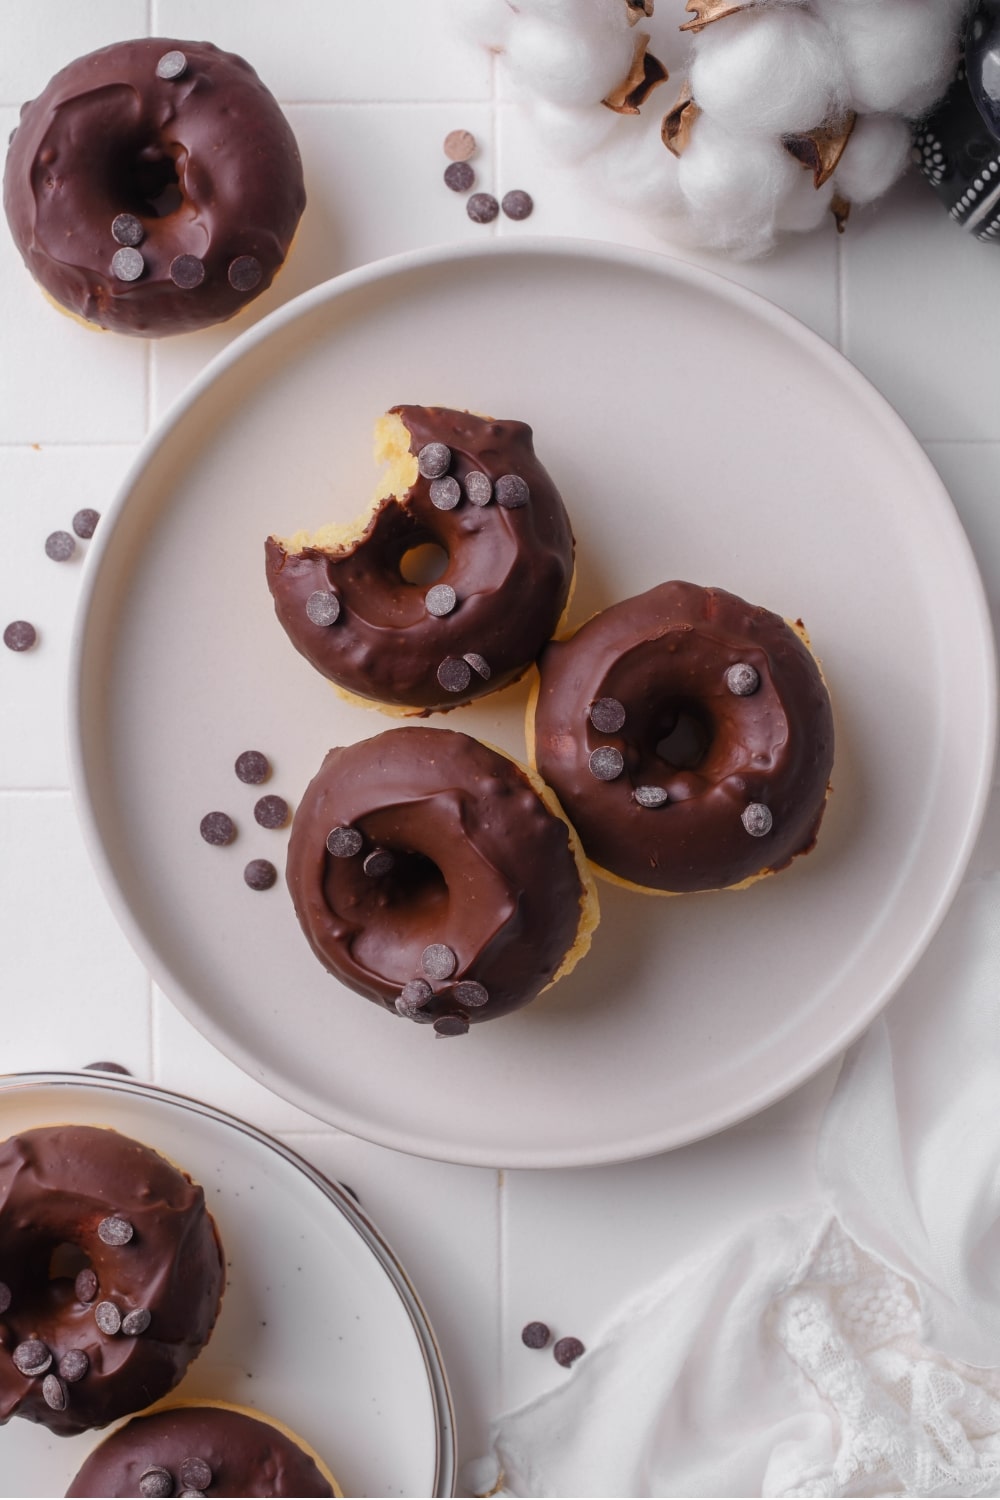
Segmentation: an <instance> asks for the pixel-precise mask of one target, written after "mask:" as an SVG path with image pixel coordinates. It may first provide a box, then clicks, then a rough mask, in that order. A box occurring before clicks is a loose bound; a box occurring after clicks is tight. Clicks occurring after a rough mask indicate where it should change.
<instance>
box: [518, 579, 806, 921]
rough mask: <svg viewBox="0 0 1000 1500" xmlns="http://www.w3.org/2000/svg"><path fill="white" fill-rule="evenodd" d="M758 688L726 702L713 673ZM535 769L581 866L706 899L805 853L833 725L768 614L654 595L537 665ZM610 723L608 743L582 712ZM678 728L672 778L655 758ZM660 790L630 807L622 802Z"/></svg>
mask: <svg viewBox="0 0 1000 1500" xmlns="http://www.w3.org/2000/svg"><path fill="white" fill-rule="evenodd" d="M741 662H743V663H747V664H749V665H750V666H751V667H753V668H754V669H755V670H756V671H757V673H758V674H759V677H760V685H759V687H758V688H757V690H756V691H755V692H753V693H752V694H750V695H749V696H746V697H739V696H737V695H736V694H735V693H733V692H731V691H730V689H729V688H728V687H727V684H726V672H727V670H728V669H729V668H730V667H732V666H735V665H736V664H738V663H741ZM539 669H540V674H541V676H540V686H539V692H538V700H537V705H536V710H535V754H536V761H537V765H538V769H539V771H540V773H541V775H542V776H543V777H544V779H545V780H546V781H547V782H548V783H549V784H550V785H551V786H552V787H553V789H554V790H555V792H556V794H557V796H558V797H559V799H560V801H561V802H562V805H563V807H564V808H565V810H566V813H567V815H568V817H569V818H570V819H571V821H572V822H573V824H574V826H575V827H576V830H577V832H578V833H579V835H580V837H581V839H582V840H583V846H584V848H585V849H586V851H587V854H588V856H589V858H590V859H592V860H593V861H594V862H595V864H597V865H598V866H599V867H601V868H602V869H604V870H607V871H610V872H611V873H612V874H614V875H618V876H619V877H621V878H622V879H623V880H627V881H631V882H632V883H633V884H635V885H639V886H645V887H649V888H652V889H655V890H660V891H700V890H713V889H716V888H718V887H721V886H729V885H738V884H739V883H740V882H741V881H744V880H746V879H748V878H749V877H751V876H753V875H756V874H758V873H760V872H762V871H764V870H779V869H781V868H782V867H783V866H785V865H787V864H788V863H789V862H790V861H791V860H792V859H793V858H794V856H795V855H796V854H802V853H804V852H805V851H806V850H807V849H811V848H812V846H813V844H814V843H815V841H816V834H817V831H818V829H819V824H820V819H821V818H822V816H823V809H824V805H825V798H826V794H827V788H828V783H829V777H830V770H831V767H832V764H833V716H832V713H831V709H830V700H829V696H828V694H827V691H826V687H825V686H824V683H823V679H822V677H821V675H820V672H819V668H818V667H817V665H816V662H815V660H814V659H813V657H812V655H811V654H810V652H809V650H808V649H807V647H806V646H805V645H804V644H803V642H802V640H801V639H800V637H799V636H798V635H797V634H796V632H795V631H794V630H793V629H792V628H791V626H789V625H788V624H787V623H786V622H785V621H784V620H783V619H781V617H780V616H779V615H776V614H772V613H771V611H770V610H767V609H761V608H758V607H756V606H754V605H752V604H747V603H746V601H745V600H743V599H739V598H737V597H736V596H735V595H734V594H728V593H726V592H725V591H724V590H722V589H715V588H700V587H698V586H697V585H695V584H692V583H679V582H677V583H663V584H660V585H659V587H657V588H654V589H650V590H649V592H648V593H645V594H639V595H638V596H636V597H635V598H632V599H626V600H625V601H624V602H623V603H621V604H615V605H613V606H612V607H611V608H610V609H606V610H604V611H603V613H601V614H598V615H595V616H594V617H593V618H592V619H590V620H588V621H587V623H586V624H585V625H583V626H582V627H581V628H580V629H579V630H578V631H577V632H576V634H575V635H574V636H573V637H572V638H571V639H570V640H567V641H561V642H560V641H553V642H552V643H551V644H550V645H549V646H547V647H546V649H545V651H544V653H543V654H542V657H541V659H540V662H539ZM600 698H614V699H616V700H618V702H619V703H621V704H622V706H623V707H624V709H625V715H626V717H625V723H624V726H623V727H622V729H621V730H620V731H618V732H617V733H609V734H602V733H600V732H599V731H598V730H596V729H595V728H594V727H593V725H592V723H591V722H590V718H589V714H590V709H591V706H592V705H593V704H594V703H595V702H596V701H597V700H598V699H600ZM678 714H681V715H684V716H685V717H686V718H687V719H688V720H689V722H690V721H692V720H693V721H694V725H695V727H696V729H697V730H699V731H700V735H696V737H695V743H697V739H698V738H699V737H700V738H701V740H702V742H703V755H702V758H701V759H700V761H698V762H697V763H696V764H694V765H693V766H692V765H690V764H688V765H683V766H675V765H671V764H670V763H669V762H668V761H667V760H666V759H664V758H661V756H659V755H657V753H656V747H657V745H658V744H660V743H661V742H662V740H663V739H665V738H666V737H667V736H668V735H669V734H670V733H671V731H672V730H673V729H674V726H675V724H676V722H677V719H678ZM600 746H609V747H614V748H617V750H619V751H620V753H621V755H622V757H623V759H624V769H623V772H622V774H621V775H620V776H618V777H617V779H615V780H612V781H601V780H599V779H598V778H597V777H596V776H595V775H594V774H593V772H592V771H591V769H590V766H589V758H590V756H591V754H592V752H593V751H594V750H596V749H598V747H600ZM642 786H653V787H659V788H662V789H663V790H665V791H666V792H667V794H668V797H669V801H668V802H667V803H666V804H665V805H664V806H661V807H644V806H642V805H640V803H639V802H637V801H636V799H635V796H634V795H633V793H634V789H635V788H636V787H642ZM750 803H760V804H762V805H763V806H765V807H766V808H767V809H768V810H769V811H770V813H771V816H772V818H773V823H772V826H771V829H770V831H769V832H768V833H766V834H765V835H763V836H762V837H754V836H753V835H752V834H750V833H748V832H747V829H746V828H745V826H744V824H743V822H742V814H743V811H744V810H745V809H746V807H747V805H748V804H750Z"/></svg>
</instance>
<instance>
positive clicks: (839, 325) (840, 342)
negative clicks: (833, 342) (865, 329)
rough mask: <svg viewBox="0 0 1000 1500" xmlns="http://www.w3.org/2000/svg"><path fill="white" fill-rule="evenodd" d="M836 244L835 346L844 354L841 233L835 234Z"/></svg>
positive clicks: (844, 276) (842, 249)
mask: <svg viewBox="0 0 1000 1500" xmlns="http://www.w3.org/2000/svg"><path fill="white" fill-rule="evenodd" d="M836 246H837V254H836V259H835V262H834V277H835V283H836V299H837V312H836V329H837V348H838V349H839V350H840V352H841V354H846V351H845V349H844V338H845V335H846V333H847V289H846V271H845V266H844V236H843V235H842V234H838V235H837V239H836Z"/></svg>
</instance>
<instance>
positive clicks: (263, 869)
mask: <svg viewBox="0 0 1000 1500" xmlns="http://www.w3.org/2000/svg"><path fill="white" fill-rule="evenodd" d="M277 878H278V872H277V870H276V869H275V868H274V866H273V865H272V863H271V861H270V860H269V859H252V860H251V861H250V863H249V864H248V865H247V867H246V869H245V870H244V871H243V879H244V880H245V881H246V883H247V885H248V886H249V887H250V889H251V890H252V891H269V890H270V889H271V887H272V885H273V884H274V882H275V881H276V880H277Z"/></svg>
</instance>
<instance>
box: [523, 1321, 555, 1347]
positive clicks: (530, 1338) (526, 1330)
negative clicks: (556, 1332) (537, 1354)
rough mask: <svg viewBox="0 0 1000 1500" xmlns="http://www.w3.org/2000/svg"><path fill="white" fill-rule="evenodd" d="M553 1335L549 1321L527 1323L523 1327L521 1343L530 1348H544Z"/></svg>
mask: <svg viewBox="0 0 1000 1500" xmlns="http://www.w3.org/2000/svg"><path fill="white" fill-rule="evenodd" d="M551 1337H552V1334H551V1333H550V1332H549V1325H548V1324H547V1323H525V1325H524V1327H523V1328H522V1329H521V1343H522V1344H526V1345H527V1347H528V1348H529V1349H544V1348H545V1345H546V1344H547V1343H548V1341H549V1339H550V1338H551Z"/></svg>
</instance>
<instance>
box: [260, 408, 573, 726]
mask: <svg viewBox="0 0 1000 1500" xmlns="http://www.w3.org/2000/svg"><path fill="white" fill-rule="evenodd" d="M378 444H379V453H380V456H381V457H382V458H384V459H386V460H388V461H389V462H390V463H391V464H392V465H393V471H392V473H391V474H390V485H391V487H392V488H393V489H395V490H396V492H397V493H390V494H389V495H387V496H384V497H382V498H380V499H378V500H377V502H376V506H375V510H374V512H373V513H372V514H371V515H370V516H368V517H366V518H365V520H363V521H361V522H358V523H356V524H354V525H353V526H348V527H334V526H331V527H328V528H324V530H323V531H320V532H318V533H316V534H315V535H314V536H312V537H310V536H308V535H307V534H306V533H304V532H302V533H299V534H297V535H296V536H294V537H292V538H290V539H287V540H284V541H282V540H280V539H279V538H277V537H273V536H272V537H270V538H269V539H268V541H267V548H266V562H267V582H268V587H269V588H270V590H271V593H272V594H273V596H274V608H275V612H276V614H277V616H278V619H279V620H280V621H281V624H282V625H283V626H284V628H285V630H286V632H287V633H288V637H289V639H290V640H291V642H292V644H293V645H294V646H295V648H296V650H298V651H300V652H301V653H302V655H303V656H304V657H306V659H307V660H308V661H310V662H312V664H313V666H314V667H316V668H317V670H318V671H320V672H322V673H323V675H324V676H325V677H329V678H330V679H331V680H332V681H333V682H335V683H336V684H337V685H338V686H339V687H341V688H343V689H345V690H346V691H347V692H349V693H353V694H358V695H360V696H361V697H363V698H366V699H368V700H372V699H374V700H375V701H376V702H378V703H379V704H381V705H383V706H386V705H388V706H392V707H395V708H397V709H401V708H402V709H405V708H409V709H414V710H418V711H422V712H424V713H428V712H430V711H431V710H432V709H444V708H455V707H457V706H458V705H459V704H461V703H467V702H469V701H470V700H471V699H473V698H481V697H483V696H484V695H485V694H486V693H491V692H493V691H495V690H496V689H497V688H502V687H505V686H506V685H507V684H508V683H510V682H513V681H515V679H516V678H518V677H520V676H521V675H522V674H523V673H524V672H525V671H526V669H527V668H528V667H529V666H530V665H531V663H532V662H533V661H534V659H535V657H536V656H537V655H538V652H539V651H540V650H541V648H542V646H543V645H544V644H545V642H546V641H547V640H548V639H549V637H550V636H551V635H552V632H553V631H554V630H555V629H556V626H557V625H558V623H559V620H560V618H561V617H562V615H563V612H564V610H565V607H566V604H567V601H568V599H569V594H570V587H571V584H572V580H573V550H574V547H573V533H572V531H571V530H570V524H569V518H568V517H567V515H566V511H565V509H564V507H563V503H562V500H561V499H560V497H559V493H558V491H557V490H556V487H555V485H554V484H553V483H552V480H551V479H550V478H549V476H548V474H547V473H546V471H545V469H544V468H543V467H542V465H541V464H540V463H539V461H538V459H537V458H536V457H535V452H534V448H533V446H532V434H531V428H530V427H528V426H527V425H526V424H525V423H524V422H494V421H492V420H491V419H489V418H486V417H477V416H473V415H472V414H470V413H469V412H460V411H450V410H446V409H445V408H442V407H423V406H394V407H393V408H392V411H391V412H390V413H389V414H388V416H387V417H385V418H383V419H382V422H381V423H380V424H379V429H378ZM427 543H432V544H436V545H437V546H439V547H440V548H442V549H443V550H444V551H445V552H446V553H447V556H448V562H447V567H446V568H445V571H444V572H443V574H442V575H441V576H440V577H439V578H438V579H437V581H436V582H435V584H434V585H433V587H430V586H428V585H427V584H421V583H412V582H408V581H407V579H406V578H405V577H404V576H403V575H402V573H401V571H400V567H401V563H402V561H403V559H404V557H405V555H406V554H407V553H408V552H411V551H413V550H414V549H416V548H418V547H421V546H423V545H425V544H427ZM324 600H325V601H326V603H327V609H326V611H325V612H324V609H323V608H322V606H323V602H324ZM331 601H332V602H331ZM317 606H318V607H317Z"/></svg>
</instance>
